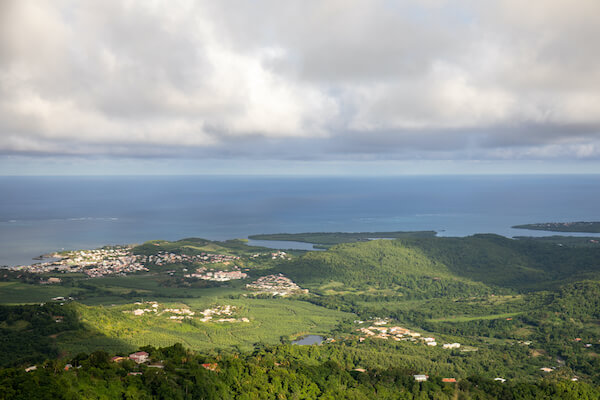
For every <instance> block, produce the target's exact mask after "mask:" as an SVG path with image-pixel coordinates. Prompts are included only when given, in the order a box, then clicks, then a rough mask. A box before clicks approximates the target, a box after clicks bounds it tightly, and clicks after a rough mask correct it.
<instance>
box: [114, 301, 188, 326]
mask: <svg viewBox="0 0 600 400" xmlns="http://www.w3.org/2000/svg"><path fill="white" fill-rule="evenodd" d="M135 305H138V306H142V305H144V306H146V307H145V308H136V309H135V310H133V311H123V312H124V313H132V314H133V315H135V316H136V317H139V316H142V315H144V314H154V315H163V314H165V313H166V314H174V315H170V316H169V318H168V319H170V320H174V321H180V322H181V321H182V320H184V319H192V318H193V317H194V315H195V314H196V313H195V312H194V311H192V310H190V309H189V308H163V309H162V310H161V309H160V304H158V302H156V301H147V302H144V303H140V302H137V303H135Z"/></svg>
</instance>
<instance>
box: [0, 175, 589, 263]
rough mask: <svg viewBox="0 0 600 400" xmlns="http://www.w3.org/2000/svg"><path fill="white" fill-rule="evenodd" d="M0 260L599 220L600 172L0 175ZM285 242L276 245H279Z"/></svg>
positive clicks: (506, 230)
mask: <svg viewBox="0 0 600 400" xmlns="http://www.w3.org/2000/svg"><path fill="white" fill-rule="evenodd" d="M0 189H1V190H0V193H2V195H1V196H0V265H16V264H23V263H30V262H32V260H31V258H32V257H35V256H37V255H40V254H42V253H47V252H50V251H54V250H60V249H63V248H64V249H78V248H93V247H98V246H102V245H104V244H125V243H139V242H143V241H145V240H150V239H168V240H175V239H181V238H185V237H192V236H194V237H205V238H209V239H219V240H221V239H229V238H245V237H247V236H248V235H251V234H256V233H275V232H325V231H327V232H353V231H354V232H356V231H394V230H436V231H438V232H439V234H440V235H449V236H465V235H470V234H474V233H498V234H501V235H505V236H509V237H510V236H515V235H535V236H542V235H550V234H551V233H545V232H539V231H523V230H514V229H511V228H510V227H511V226H512V225H516V224H522V223H531V222H545V221H578V220H596V221H598V220H600V206H598V204H600V201H599V200H600V175H586V176H547V175H544V176H425V177H396V178H302V177H294V178H284V177H190V176H186V177H183V176H182V177H0ZM284 247H285V246H284Z"/></svg>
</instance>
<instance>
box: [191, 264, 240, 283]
mask: <svg viewBox="0 0 600 400" xmlns="http://www.w3.org/2000/svg"><path fill="white" fill-rule="evenodd" d="M184 277H185V278H198V279H204V280H207V281H217V282H226V281H231V280H236V279H244V278H247V277H248V274H246V273H244V272H242V271H241V270H240V268H239V267H238V266H237V265H236V266H234V267H233V269H232V270H231V271H214V270H207V269H206V268H204V267H202V268H198V269H197V270H196V273H194V274H187V275H184Z"/></svg>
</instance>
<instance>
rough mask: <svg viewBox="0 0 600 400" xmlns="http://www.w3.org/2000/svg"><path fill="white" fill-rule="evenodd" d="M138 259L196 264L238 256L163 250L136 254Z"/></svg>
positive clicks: (147, 262) (165, 262)
mask: <svg viewBox="0 0 600 400" xmlns="http://www.w3.org/2000/svg"><path fill="white" fill-rule="evenodd" d="M138 257H140V258H139V261H140V262H142V263H144V264H154V265H169V264H178V263H198V264H214V263H227V262H231V261H236V260H239V259H240V257H238V256H232V255H229V254H210V253H200V254H195V255H187V254H175V253H168V252H165V251H159V252H158V253H157V254H155V255H154V254H153V255H149V256H138Z"/></svg>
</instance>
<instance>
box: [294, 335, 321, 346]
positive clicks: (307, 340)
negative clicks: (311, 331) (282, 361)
mask: <svg viewBox="0 0 600 400" xmlns="http://www.w3.org/2000/svg"><path fill="white" fill-rule="evenodd" d="M323 340H325V338H324V337H323V336H319V335H308V336H304V337H303V338H300V339H298V340H294V341H293V342H292V344H301V345H306V344H321V343H323Z"/></svg>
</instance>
